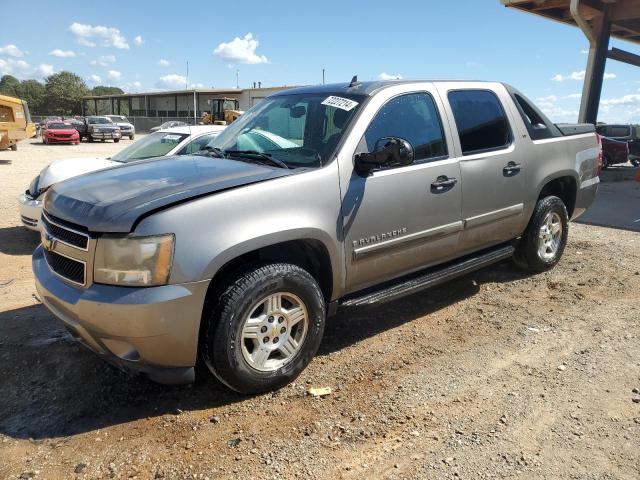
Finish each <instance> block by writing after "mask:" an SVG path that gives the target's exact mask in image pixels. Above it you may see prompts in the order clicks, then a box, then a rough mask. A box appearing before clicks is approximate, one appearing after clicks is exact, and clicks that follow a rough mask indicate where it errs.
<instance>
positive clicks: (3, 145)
mask: <svg viewBox="0 0 640 480" xmlns="http://www.w3.org/2000/svg"><path fill="white" fill-rule="evenodd" d="M35 136H36V126H35V124H33V122H31V115H30V114H29V107H28V106H27V102H25V101H24V100H20V99H19V98H14V97H7V96H6V95H0V150H6V149H7V148H10V149H11V150H17V149H18V141H19V140H23V139H25V138H31V137H35Z"/></svg>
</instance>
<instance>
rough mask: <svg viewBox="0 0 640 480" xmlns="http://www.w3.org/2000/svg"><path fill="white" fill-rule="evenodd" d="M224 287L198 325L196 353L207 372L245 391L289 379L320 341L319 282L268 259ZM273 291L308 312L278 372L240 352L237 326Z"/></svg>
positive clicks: (321, 309) (273, 386)
mask: <svg viewBox="0 0 640 480" xmlns="http://www.w3.org/2000/svg"><path fill="white" fill-rule="evenodd" d="M226 285H227V286H226V288H223V290H222V294H221V295H220V296H219V299H218V303H217V305H215V306H214V307H213V309H212V311H211V313H210V316H209V318H208V319H207V320H206V322H205V325H203V328H204V336H203V339H202V344H201V354H202V359H203V360H204V362H205V364H206V365H207V367H209V370H210V371H211V373H213V374H214V375H215V376H216V377H217V378H218V379H219V380H220V381H221V382H222V383H224V384H225V385H226V386H228V387H229V388H231V389H233V390H235V391H237V392H240V393H244V394H254V393H260V392H265V391H270V390H275V389H278V388H280V387H282V386H284V385H286V384H288V383H290V382H291V381H293V380H294V379H295V378H296V377H297V376H298V375H299V374H300V372H302V370H304V369H305V367H306V366H307V365H308V364H309V362H311V359H312V358H313V357H314V355H315V354H316V352H317V350H318V347H319V346H320V342H321V341H322V335H323V333H324V325H325V303H324V297H323V295H322V291H321V290H320V287H319V286H318V283H317V282H316V281H315V279H314V278H313V277H312V276H311V275H310V274H309V273H308V272H306V271H305V270H303V269H302V268H299V267H297V266H294V265H289V264H285V263H273V264H268V265H264V266H253V267H248V268H247V269H245V270H242V271H240V272H239V273H238V274H236V275H235V276H233V277H232V279H231V280H230V281H229V282H228V283H227V284H226ZM278 292H287V293H289V294H293V295H295V296H297V297H298V298H299V299H300V300H301V301H302V303H303V304H304V306H305V307H306V310H307V316H308V323H307V328H306V334H305V336H304V339H303V340H302V343H301V346H300V347H299V350H297V352H296V353H295V355H293V356H292V357H291V359H290V360H289V361H288V362H287V363H284V364H283V365H281V366H280V368H278V369H277V370H272V371H266V372H265V371H259V370H257V369H255V368H253V367H252V366H251V365H250V364H249V362H248V361H247V360H246V359H245V358H244V355H243V353H242V347H243V344H242V337H241V334H242V328H243V326H244V323H245V319H247V318H248V317H249V315H251V313H252V311H253V310H254V309H255V308H256V305H259V303H260V302H261V300H262V299H264V298H266V297H267V296H269V295H271V294H274V293H278ZM256 348H257V347H256ZM270 356H271V354H270Z"/></svg>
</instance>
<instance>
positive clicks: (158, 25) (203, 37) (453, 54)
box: [0, 0, 640, 123]
mask: <svg viewBox="0 0 640 480" xmlns="http://www.w3.org/2000/svg"><path fill="white" fill-rule="evenodd" d="M4 2H7V5H5V7H4V8H3V11H4V13H5V14H6V13H9V14H11V17H10V18H11V19H12V20H14V21H6V20H3V23H2V29H1V30H0V75H3V74H7V73H9V74H12V75H14V76H16V77H18V78H20V79H27V78H36V79H39V80H44V78H46V76H48V75H51V74H52V73H55V72H58V71H61V70H69V71H72V72H74V73H76V74H78V75H80V76H81V77H82V78H83V79H84V80H85V81H86V83H87V85H88V86H89V87H93V86H96V85H112V86H118V87H120V88H122V89H123V90H125V91H126V92H144V91H157V90H175V89H181V88H184V87H185V85H188V86H189V87H200V88H203V87H204V88H211V87H214V88H226V87H235V85H236V74H237V76H238V80H239V85H240V87H245V88H246V87H250V86H252V84H253V82H261V83H262V86H280V85H308V84H317V83H320V82H321V81H322V69H325V72H326V73H325V79H326V82H327V83H330V82H344V81H349V80H350V79H351V77H352V76H353V75H356V74H357V75H358V78H359V79H360V80H374V79H379V78H382V79H384V78H395V77H402V78H405V79H474V80H476V79H477V80H498V81H504V82H507V83H510V84H512V85H514V86H515V87H516V88H518V89H520V90H521V91H523V92H524V93H525V94H526V95H527V96H528V97H529V98H531V99H532V100H533V101H534V102H536V104H537V105H538V106H539V107H541V108H542V109H543V110H544V111H545V113H547V114H548V115H549V116H550V117H551V119H552V120H554V121H556V122H561V121H566V122H575V121H577V117H578V109H579V103H580V93H581V91H582V83H583V81H582V80H583V77H584V70H585V68H586V62H587V54H586V50H587V48H588V43H587V41H586V39H585V37H584V35H583V34H582V32H580V30H578V29H577V28H575V27H571V26H568V25H563V24H560V23H556V22H552V21H548V20H543V19H542V18H540V17H535V16H533V15H528V14H525V13H522V12H519V11H515V10H511V9H507V8H505V7H503V6H502V5H501V4H500V1H499V0H460V1H456V2H452V1H451V2H449V1H447V2H443V1H438V0H422V1H419V0H415V1H414V0H407V1H403V0H395V1H394V2H389V1H388V0H387V1H381V0H370V1H368V2H364V1H349V0H341V1H338V0H322V1H321V2H311V1H306V2H305V1H303V0H297V1H288V0H287V1H284V0H283V1H278V0H272V1H269V2H266V1H264V0H262V1H252V0H244V1H227V2H219V1H212V0H209V1H188V0H183V1H181V2H175V0H174V1H165V0H155V1H154V2H143V1H135V0H134V1H129V2H126V6H125V5H124V4H123V3H122V2H111V1H108V0H103V1H101V2H98V3H92V2H89V3H82V2H80V3H78V2H52V1H51V0H48V1H40V0H30V1H29V2H15V1H11V0H0V3H4ZM90 5H95V6H96V8H89V7H90ZM98 5H99V7H98ZM79 6H81V8H79ZM611 46H615V47H618V48H623V49H626V50H628V51H631V52H633V53H636V54H640V48H639V47H638V46H636V45H634V44H631V43H628V42H624V41H616V40H612V43H611ZM187 62H188V63H189V74H188V78H187ZM606 73H607V79H606V80H605V85H604V90H603V95H602V103H601V109H600V120H601V121H605V122H609V123H611V122H621V123H627V122H635V123H640V69H638V68H637V67H632V66H629V65H626V64H623V63H619V62H615V61H613V60H609V61H608V63H607V72H606Z"/></svg>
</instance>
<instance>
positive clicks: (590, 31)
mask: <svg viewBox="0 0 640 480" xmlns="http://www.w3.org/2000/svg"><path fill="white" fill-rule="evenodd" d="M582 7H583V5H582V4H581V0H571V15H572V16H573V18H574V20H575V22H576V23H577V24H578V26H579V27H580V29H581V30H582V31H583V32H584V34H585V35H586V37H587V38H588V39H589V59H588V61H587V69H586V73H585V78H584V85H583V87H582V100H581V103H580V115H579V117H578V121H579V122H581V123H593V124H594V125H595V124H596V123H597V122H598V107H599V106H600V96H601V95H602V83H603V81H604V71H605V67H606V64H607V51H608V49H609V39H610V37H611V21H610V20H609V17H608V7H607V6H606V5H605V10H604V12H602V15H599V16H598V17H595V18H594V19H593V21H592V24H591V25H589V24H588V23H587V21H586V20H585V18H584V15H583V9H582Z"/></svg>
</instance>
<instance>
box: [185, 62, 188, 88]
mask: <svg viewBox="0 0 640 480" xmlns="http://www.w3.org/2000/svg"><path fill="white" fill-rule="evenodd" d="M186 78H187V81H186V83H185V84H184V89H185V90H188V89H189V60H187V77H186Z"/></svg>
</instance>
